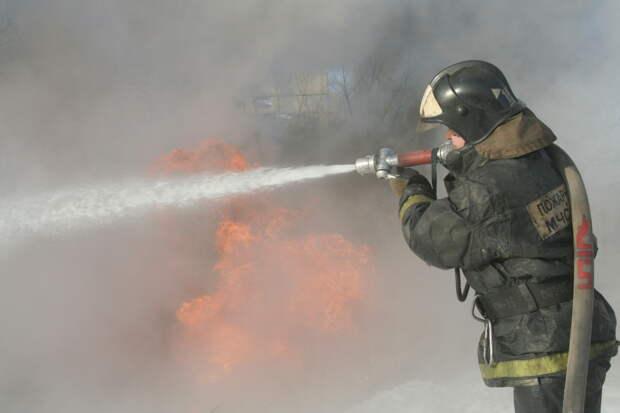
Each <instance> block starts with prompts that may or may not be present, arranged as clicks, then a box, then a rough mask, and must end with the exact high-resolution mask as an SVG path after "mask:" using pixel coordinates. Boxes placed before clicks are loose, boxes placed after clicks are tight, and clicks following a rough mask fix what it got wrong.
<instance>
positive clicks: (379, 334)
mask: <svg viewBox="0 0 620 413" xmlns="http://www.w3.org/2000/svg"><path fill="white" fill-rule="evenodd" d="M618 12H620V6H619V5H618V4H616V2H613V1H611V0H605V1H599V2H594V3H593V2H587V1H585V0H572V1H569V2H566V1H559V0H558V1H550V0H549V1H534V0H525V1H522V2H519V3H515V2H511V1H496V2H492V3H489V2H486V1H483V0H468V1H461V2H459V3H458V4H454V3H453V2H439V1H436V0H435V1H431V0H419V1H416V2H410V1H405V0H388V1H383V2H376V1H375V2H372V1H369V0H356V1H353V0H339V1H325V0H316V1H312V2H298V1H275V0H237V1H234V2H226V1H224V0H210V1H205V0H201V1H198V0H188V1H182V2H170V1H165V0H155V1H151V2H148V4H146V3H145V2H142V1H138V0H123V1H120V0H111V1H105V2H98V1H94V0H86V1H84V0H81V1H80V0H51V1H48V2H40V1H34V0H19V1H18V0H2V1H0V136H2V138H0V191H2V194H3V195H2V196H3V198H4V199H7V198H12V197H17V196H20V195H21V194H24V193H33V192H46V191H51V190H55V189H57V188H61V187H66V186H72V185H75V184H81V183H84V182H93V181H95V182H97V181H108V180H116V179H124V178H126V177H128V176H140V175H143V174H144V171H145V170H146V169H147V167H148V165H149V163H150V162H152V161H153V160H154V159H156V158H158V157H160V156H161V155H162V154H164V153H167V152H169V151H170V150H172V149H173V148H176V147H180V146H186V145H189V144H191V143H194V142H196V141H198V140H201V139H204V138H207V137H219V138H222V139H225V140H227V141H228V142H230V143H233V144H236V145H239V146H240V148H241V150H242V151H243V152H245V153H247V154H249V155H250V156H251V157H253V159H252V161H255V162H258V163H260V164H263V165H273V166H282V165H286V164H288V165H291V164H293V165H311V164H326V163H351V162H352V161H353V160H354V159H355V158H356V157H358V156H361V155H365V154H367V153H371V152H373V151H375V150H376V149H378V148H379V147H380V146H384V145H385V146H392V147H393V148H394V149H396V150H413V149H417V148H426V147H430V146H432V145H434V144H435V143H437V138H431V139H429V140H428V141H424V140H420V139H416V138H415V135H414V133H413V132H412V130H413V129H412V125H414V124H415V121H416V117H415V111H416V109H417V108H416V105H417V102H418V99H419V98H420V95H421V92H422V91H423V89H424V86H425V84H426V83H427V82H428V81H429V80H430V78H431V77H432V75H433V74H434V73H435V72H437V71H438V70H439V69H441V68H442V67H444V66H446V65H448V64H451V63H454V62H457V61H459V60H463V59H469V58H480V59H485V60H489V61H491V62H494V63H495V64H497V65H498V66H499V67H500V68H501V69H502V70H503V71H504V72H505V73H506V75H507V76H508V78H509V80H510V82H511V85H512V87H513V89H514V91H515V93H516V94H517V96H518V97H519V98H521V99H523V100H524V101H525V102H526V103H527V104H528V105H529V107H530V108H532V110H533V111H534V112H535V113H536V114H537V115H539V116H540V118H541V119H542V120H543V121H545V122H546V123H547V124H548V125H549V126H550V127H551V128H552V129H553V130H554V132H555V133H556V134H557V136H558V137H559V144H560V145H561V146H563V147H564V148H565V149H566V150H567V151H568V152H569V153H570V154H571V156H573V158H574V159H575V161H576V162H577V164H578V165H579V167H580V169H581V172H582V174H583V176H584V179H585V180H586V183H587V185H588V190H589V195H590V199H591V204H592V209H593V219H594V225H595V232H596V233H597V235H598V238H599V245H600V250H599V256H598V259H597V275H598V279H597V284H598V286H599V289H600V290H601V291H603V292H604V294H605V296H606V297H607V298H608V300H609V301H610V303H611V304H612V306H614V307H617V304H618V302H619V299H618V297H620V283H618V282H617V281H616V280H614V278H613V277H614V276H613V274H614V268H615V260H616V259H617V257H618V249H617V248H616V247H615V245H616V242H615V235H616V228H618V224H619V223H620V222H619V221H620V220H619V219H618V216H617V213H616V209H617V208H616V206H617V205H618V204H619V203H620V195H619V194H620V186H619V182H620V179H619V178H620V175H619V173H618V168H617V167H616V166H615V162H616V159H618V157H619V155H620V153H619V151H620V150H619V149H618V146H617V145H615V137H614V134H615V131H616V129H617V127H618V126H620V118H619V116H620V115H619V114H618V111H617V110H616V109H615V108H616V106H617V102H618V96H617V93H616V89H617V87H616V86H615V78H616V76H615V74H616V73H615V72H616V68H617V67H618V63H620V62H619V61H618V60H619V59H618V56H617V53H616V51H617V50H618V49H619V48H620V28H618V26H617V24H616V22H615V16H617V15H618ZM338 70H341V71H342V72H343V73H347V74H350V75H351V78H350V81H351V85H352V88H351V96H350V98H351V99H350V113H349V115H348V116H345V117H344V118H343V119H342V120H341V122H339V123H338V124H334V125H327V126H324V127H317V128H315V129H311V131H310V132H308V128H307V127H305V126H303V125H302V126H303V127H299V126H298V125H296V124H295V123H294V122H293V123H292V126H291V124H288V123H287V122H274V123H269V122H262V121H260V120H259V121H257V120H256V119H255V118H253V117H251V116H247V114H243V113H242V111H240V110H239V101H240V99H242V98H246V97H248V96H254V95H259V94H260V93H261V87H262V85H265V84H269V83H270V82H273V80H274V78H275V77H277V76H279V75H283V74H287V73H295V72H306V73H313V72H321V71H338ZM304 185H305V186H303V188H292V189H290V190H285V191H281V192H279V193H278V196H279V197H280V199H281V200H282V202H283V203H286V204H287V205H291V206H292V207H295V206H303V205H305V204H307V203H311V202H314V203H315V204H318V205H320V209H319V210H320V211H321V214H320V215H319V216H318V217H315V218H313V219H312V220H309V222H308V227H309V228H310V227H315V228H319V229H325V231H327V232H329V231H334V232H340V233H342V234H344V235H345V236H347V237H348V238H350V239H355V240H357V241H359V242H360V243H364V244H368V245H369V246H370V247H371V249H373V250H374V254H375V256H376V264H375V265H376V267H377V279H376V280H374V285H373V288H374V301H373V302H372V305H371V306H369V309H368V314H365V315H364V316H363V317H362V318H363V320H362V322H361V325H362V328H363V329H364V333H363V334H358V335H357V336H355V337H353V338H350V339H348V340H343V341H342V342H340V343H339V344H338V345H339V346H340V348H339V347H338V345H336V344H335V345H334V348H326V347H327V346H324V345H323V346H322V345H321V344H320V343H315V344H316V345H315V347H314V351H315V358H314V359H313V361H314V363H313V365H312V366H310V367H309V368H308V371H307V373H306V374H305V375H303V376H302V377H301V378H300V377H295V378H294V379H292V378H291V377H289V376H287V374H285V373H283V372H278V371H269V369H268V368H256V369H250V370H249V371H247V372H245V373H246V376H245V378H239V379H238V382H237V383H227V386H228V387H226V386H224V385H222V387H221V388H214V387H208V386H205V385H203V384H201V383H195V382H193V381H192V380H191V378H189V377H188V376H191V375H188V374H187V370H191V367H192V366H191V363H192V359H191V357H189V360H185V361H184V362H186V363H188V364H189V365H190V366H189V367H188V366H185V365H183V363H184V362H179V360H177V359H176V358H175V356H174V352H173V351H172V348H173V347H174V345H173V343H171V339H170V337H171V336H173V335H174V333H175V329H176V328H177V326H176V323H175V320H174V313H175V311H176V309H177V306H178V304H179V303H180V302H182V301H183V300H187V299H191V298H194V297H196V296H198V295H200V294H203V293H204V291H205V289H207V288H208V287H209V285H210V284H211V283H212V280H209V279H208V277H209V273H208V265H205V260H207V262H211V261H209V260H212V259H213V257H212V255H213V253H212V251H211V249H212V245H209V244H208V243H207V244H198V243H196V245H192V246H191V247H184V248H185V249H179V250H180V251H181V252H182V254H178V255H180V256H177V257H176V258H177V261H175V262H176V263H175V264H174V266H173V265H172V264H170V265H169V266H170V267H174V268H168V266H166V265H164V266H162V260H160V259H158V258H160V257H162V256H165V253H166V252H167V249H168V248H169V245H167V244H166V243H165V242H163V241H162V240H161V237H160V236H159V235H158V232H157V230H156V229H154V228H152V226H153V222H151V221H149V220H148V219H145V220H142V219H136V220H133V221H130V222H122V223H117V224H113V225H110V226H108V227H105V228H101V229H98V230H96V231H91V232H88V233H79V234H73V235H64V236H62V237H47V238H41V239H38V240H35V241H32V242H31V243H30V244H28V245H24V246H22V247H21V248H20V249H19V250H18V251H12V252H11V254H10V255H8V256H6V257H3V258H2V262H0V265H1V268H2V275H3V288H2V292H1V293H0V314H1V315H0V320H1V321H0V325H2V326H3V334H2V340H0V366H1V367H2V369H1V370H2V372H3V374H2V376H1V377H0V406H2V411H6V412H22V411H34V412H39V411H40V412H43V411H45V412H56V411H63V412H79V411H93V412H99V411H102V412H103V411H110V410H113V411H120V412H123V411H127V412H143V411H144V412H146V411H155V412H157V411H162V412H164V411H188V412H194V411H195V412H198V411H207V412H209V411H217V412H220V411H221V412H229V411H231V412H236V411H249V410H251V411H265V412H267V411H268V412H274V411H300V412H303V411H317V410H318V411H326V412H331V411H341V410H344V409H346V408H348V407H350V406H353V405H356V406H357V407H356V409H357V411H370V410H369V409H373V411H377V410H386V411H387V410H390V411H398V408H399V407H398V406H395V405H393V404H390V403H393V400H394V398H392V397H390V396H391V395H395V397H396V398H403V399H405V401H404V402H403V404H402V405H405V406H407V407H409V408H410V409H411V410H412V411H415V410H414V409H418V410H419V411H424V410H428V409H430V407H425V406H433V408H435V409H436V410H438V411H446V412H448V411H467V410H463V409H462V407H463V406H476V407H472V408H471V409H473V410H472V411H474V410H476V409H478V410H484V409H487V410H492V409H497V408H498V407H504V406H509V405H510V402H509V399H510V394H509V392H508V391H507V390H504V391H502V390H495V389H484V387H483V384H482V382H481V380H480V379H479V378H478V377H477V375H476V374H475V373H476V372H475V370H476V360H475V346H476V342H477V336H478V334H479V326H478V324H477V323H475V322H473V320H471V319H470V317H469V316H468V310H469V309H468V308H467V310H466V309H465V308H464V307H463V306H462V305H461V304H459V303H457V302H456V300H454V298H453V295H454V293H453V285H452V277H451V274H450V273H446V272H443V271H439V270H435V269H432V268H430V267H427V266H426V265H424V264H422V263H420V261H419V260H418V259H417V258H416V257H415V256H413V255H412V254H411V253H410V252H409V251H408V250H407V248H406V246H405V244H404V242H402V239H401V235H400V230H399V227H398V220H397V217H396V205H395V203H396V201H395V200H394V199H393V197H392V196H391V194H390V192H389V189H388V188H387V187H386V185H384V184H383V183H381V182H376V181H374V180H372V179H371V178H368V177H365V178H364V177H354V176H351V175H348V176H342V177H334V178H329V180H327V181H326V182H325V183H322V184H316V185H315V184H309V185H311V186H309V185H308V184H304ZM195 213H196V211H189V212H188V214H189V217H190V219H191V218H192V217H194V215H192V214H195ZM206 214H207V215H209V214H211V215H212V216H213V217H215V215H216V212H215V210H207V211H206ZM196 216H197V215H196ZM200 219H204V215H200ZM207 221H208V220H207ZM212 225H213V224H212V223H210V222H202V221H197V222H196V224H195V226H194V227H192V228H188V231H190V232H191V233H192V234H193V235H192V236H195V237H196V238H195V239H197V240H204V239H205V238H209V234H211V233H212V231H213V228H212ZM179 250H175V253H179V252H180V251H179ZM205 257H206V258H205ZM197 274H200V275H201V276H198V275H197ZM312 345H313V344H308V346H309V347H312ZM180 365H181V366H180ZM194 367H195V366H194ZM616 370H617V368H615V366H614V367H612V369H611V371H610V374H609V376H608V384H607V385H606V390H605V391H606V392H608V393H609V394H610V395H614V394H615V395H617V394H618V393H619V392H618V388H619V383H620V378H619V377H620V376H619V374H620V373H618V371H616ZM447 377H456V378H455V379H454V380H447ZM461 378H462V379H461ZM257 383H260V384H257ZM466 386H477V387H476V388H477V389H479V390H480V391H477V392H472V393H470V392H469V391H468V390H464V388H465V387H466ZM419 389H435V391H431V390H429V391H421V390H419ZM494 392H499V393H494ZM500 393H501V394H502V396H498V394H500ZM375 394H378V395H377V396H376V397H373V395H375ZM487 395H488V398H487ZM439 398H441V399H442V402H441V403H438V404H433V401H434V400H437V399H439ZM365 399H372V400H370V401H369V402H367V403H368V404H366V405H365V404H364V400H365ZM388 399H389V400H388ZM413 399H415V401H414V402H411V400H413ZM500 400H501V401H500ZM506 400H508V402H506ZM609 401H613V402H614V403H615V404H609V405H607V406H606V405H605V401H604V410H603V411H612V410H613V409H614V407H617V406H618V401H617V396H616V398H615V399H613V400H611V399H610V400H609ZM377 403H378V404H377ZM384 406H386V407H384ZM399 406H401V405H399ZM605 409H607V410H605Z"/></svg>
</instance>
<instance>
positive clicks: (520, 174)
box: [391, 60, 617, 413]
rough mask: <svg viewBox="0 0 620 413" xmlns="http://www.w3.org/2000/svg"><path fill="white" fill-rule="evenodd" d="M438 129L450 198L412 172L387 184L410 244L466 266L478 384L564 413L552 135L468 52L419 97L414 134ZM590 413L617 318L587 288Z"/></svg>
mask: <svg viewBox="0 0 620 413" xmlns="http://www.w3.org/2000/svg"><path fill="white" fill-rule="evenodd" d="M439 125H443V126H445V127H447V128H448V132H447V133H446V137H447V138H448V139H450V140H451V141H452V151H451V152H450V153H449V154H448V155H447V157H446V158H445V161H444V166H445V167H446V168H447V169H448V171H449V174H448V175H447V176H446V178H445V180H444V183H445V187H446V190H447V193H448V196H447V197H446V198H443V199H435V196H434V195H433V191H432V189H431V185H430V184H429V182H428V180H427V179H426V178H425V177H424V176H422V175H420V174H418V173H417V172H415V171H413V170H410V171H412V172H411V173H410V175H409V176H408V177H407V180H404V179H403V178H401V179H394V180H391V184H392V187H393V189H394V190H395V191H396V192H397V193H398V194H399V195H400V209H399V216H400V219H401V222H402V229H403V234H404V237H405V240H406V242H407V244H408V245H409V247H410V248H411V249H412V250H413V252H414V253H415V254H416V255H418V256H419V257H420V258H422V259H423V260H424V261H425V262H426V263H428V264H430V265H433V266H435V267H438V268H443V269H448V268H456V269H461V270H462V272H463V274H464V276H465V278H466V280H467V284H468V286H471V288H472V289H473V290H474V291H475V293H476V298H475V313H476V317H477V318H478V319H479V320H480V321H482V322H483V323H484V333H483V335H482V337H481V339H480V343H479V347H478V360H479V366H480V371H481V374H482V378H483V380H484V382H485V383H486V384H487V385H488V386H491V387H507V386H510V387H514V405H515V411H516V412H517V413H525V412H527V413H543V412H544V413H547V412H549V413H550V412H553V413H556V412H557V413H559V412H561V411H562V398H563V389H564V381H565V380H564V378H565V372H566V364H567V362H566V359H567V351H568V347H569V346H568V344H569V337H570V325H571V309H572V305H571V304H572V300H571V299H572V274H573V268H572V267H573V261H572V260H573V247H572V245H573V244H572V226H571V218H570V207H569V199H568V194H567V188H566V186H565V184H564V182H563V180H562V177H561V175H560V174H559V173H558V171H557V170H556V169H555V168H554V166H553V164H552V162H551V160H550V158H549V156H548V155H547V153H546V151H545V148H546V147H548V146H549V145H551V144H552V142H554V141H555V140H556V137H555V135H554V134H553V132H552V131H551V130H550V129H549V128H548V127H547V126H546V125H545V124H544V123H543V122H541V121H540V120H539V119H538V118H537V117H536V116H535V115H534V113H532V111H531V110H530V109H528V108H527V106H526V105H525V104H524V103H523V102H522V101H520V100H519V99H517V98H516V97H515V95H514V94H513V92H512V90H511V88H510V86H509V84H508V81H507V80H506V78H505V76H504V75H503V74H502V72H501V71H500V70H499V69H498V68H497V67H495V66H494V65H492V64H490V63H487V62H483V61H477V60H470V61H465V62H461V63H457V64H455V65H452V66H449V67H447V68H445V69H444V70H442V71H440V72H439V73H438V74H437V75H436V76H435V77H434V78H433V80H432V82H431V83H430V84H429V85H428V87H427V88H426V91H425V92H424V96H423V98H422V102H421V105H420V127H419V129H420V130H426V129H429V128H430V127H433V126H439ZM594 297H595V298H594V316H593V325H592V348H591V354H590V364H589V373H588V381H587V395H586V408H585V411H586V412H599V411H600V403H601V390H602V386H603V382H604V380H605V374H606V372H607V370H608V369H609V366H610V364H609V362H610V359H611V357H612V356H614V355H615V354H616V352H617V342H616V339H615V328H616V318H615V314H614V312H613V310H612V308H611V307H610V306H609V304H608V303H607V301H606V300H605V299H604V298H603V296H602V295H601V294H600V293H598V292H597V291H595V292H594Z"/></svg>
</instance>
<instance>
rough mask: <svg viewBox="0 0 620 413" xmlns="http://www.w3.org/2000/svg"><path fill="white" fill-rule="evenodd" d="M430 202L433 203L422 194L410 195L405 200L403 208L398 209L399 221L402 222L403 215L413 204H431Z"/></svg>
mask: <svg viewBox="0 0 620 413" xmlns="http://www.w3.org/2000/svg"><path fill="white" fill-rule="evenodd" d="M431 201H433V199H431V198H429V197H427V196H426V195H422V194H417V195H411V196H410V197H409V198H407V200H406V201H405V203H404V204H403V206H402V207H400V220H401V221H402V220H403V218H404V217H405V213H406V212H407V210H408V209H409V208H410V207H411V206H413V205H415V204H419V203H421V202H431Z"/></svg>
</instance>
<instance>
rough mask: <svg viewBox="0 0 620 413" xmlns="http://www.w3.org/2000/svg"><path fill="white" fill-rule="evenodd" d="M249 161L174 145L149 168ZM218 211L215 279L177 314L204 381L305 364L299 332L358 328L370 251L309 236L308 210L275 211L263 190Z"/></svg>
mask: <svg viewBox="0 0 620 413" xmlns="http://www.w3.org/2000/svg"><path fill="white" fill-rule="evenodd" d="M252 166H254V165H252V164H251V163H250V162H248V161H247V160H246V159H245V158H244V157H243V156H242V155H241V153H240V151H239V150H238V149H236V148H234V147H231V146H230V145H227V144H225V143H224V142H222V141H206V142H204V143H202V144H200V145H198V147H197V149H196V150H193V151H192V150H185V149H177V150H175V151H174V152H172V153H171V154H170V155H168V156H165V157H163V158H161V159H160V160H159V161H158V162H157V163H156V164H155V168H156V170H158V171H165V172H172V173H174V172H190V171H191V172H197V171H221V170H240V169H247V168H250V167H252ZM221 207H222V209H223V211H222V213H221V216H222V218H221V221H220V222H219V224H218V225H217V228H216V230H215V247H216V249H217V262H216V263H215V264H214V265H213V266H212V274H213V275H216V276H217V280H218V281H217V284H216V285H215V286H214V288H213V289H212V291H210V292H209V293H208V294H207V295H204V296H201V297H197V298H194V299H192V300H189V301H187V302H184V303H182V304H181V305H180V307H179V308H178V310H177V312H176V317H177V320H178V321H179V323H180V325H181V326H182V332H183V334H184V336H185V343H186V344H187V345H188V346H190V347H191V348H193V349H195V350H196V351H198V352H200V353H202V354H203V355H204V356H205V357H206V360H207V362H208V363H207V364H208V367H207V368H208V370H209V371H208V372H206V374H207V377H208V380H210V381H213V380H217V379H220V378H222V377H223V376H225V375H228V374H231V373H233V372H234V371H235V369H237V368H242V367H243V366H247V365H251V364H252V363H261V362H265V361H268V362H274V361H278V362H280V363H289V364H295V365H300V364H303V361H304V352H303V349H302V348H300V346H299V342H298V339H297V337H299V336H300V335H301V336H303V337H325V336H326V335H327V336H337V335H338V334H341V333H343V332H345V331H349V330H351V329H353V328H355V316H356V312H357V311H358V310H359V308H360V305H361V303H362V302H363V299H364V297H365V295H366V292H365V288H364V286H365V276H367V275H368V274H369V272H370V267H371V265H370V258H369V256H370V253H369V250H368V247H365V246H358V245H355V244H353V243H352V242H350V241H348V240H347V239H345V238H344V237H343V236H341V235H338V234H317V233H309V232H308V231H307V230H305V229H304V225H303V223H304V219H305V218H306V217H307V215H308V212H307V211H300V210H291V209H286V208H282V207H276V206H274V205H272V204H271V203H270V202H269V201H268V200H266V199H264V195H263V196H262V197H258V196H253V197H244V198H238V199H236V200H234V201H229V202H227V203H225V204H224V205H222V206H221Z"/></svg>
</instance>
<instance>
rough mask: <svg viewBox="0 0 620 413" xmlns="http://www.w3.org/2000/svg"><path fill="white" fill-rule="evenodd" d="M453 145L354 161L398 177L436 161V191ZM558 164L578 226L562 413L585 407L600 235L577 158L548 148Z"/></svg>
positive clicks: (360, 168)
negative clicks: (439, 169)
mask: <svg viewBox="0 0 620 413" xmlns="http://www.w3.org/2000/svg"><path fill="white" fill-rule="evenodd" d="M452 150H453V147H452V146H451V143H450V142H446V143H444V144H442V145H441V146H439V147H438V148H434V149H429V150H425V151H419V152H409V153H405V154H400V155H399V154H396V153H395V152H394V151H393V150H391V149H389V148H382V149H381V150H379V152H378V153H377V154H376V155H368V156H365V157H362V158H359V159H357V160H356V161H355V169H356V170H357V172H358V173H359V174H360V175H367V174H375V176H376V177H377V178H380V179H391V178H397V176H396V175H394V174H393V173H392V171H393V170H394V169H395V168H397V167H403V168H404V167H412V166H418V165H425V164H432V165H433V183H432V186H433V191H435V190H436V173H435V164H436V161H437V160H439V161H441V162H442V163H443V161H445V159H446V156H447V155H448V153H449V152H450V151H452ZM545 151H546V153H547V154H548V155H549V157H550V158H551V161H552V162H553V164H554V166H555V168H556V169H557V171H558V172H559V173H560V174H561V175H562V178H563V180H564V182H565V184H566V187H567V190H568V194H569V199H570V210H571V219H572V229H573V309H572V319H571V330H570V342H569V350H568V363H567V368H566V382H565V385H564V401H563V407H562V412H563V413H583V411H584V407H585V400H586V383H587V377H588V365H589V360H590V344H591V343H590V341H591V334H592V314H593V303H594V257H595V253H596V251H595V250H596V245H595V244H596V241H595V238H594V235H593V233H592V219H591V216H590V207H589V203H588V197H587V194H586V189H585V185H584V183H583V180H582V178H581V175H580V174H579V170H578V169H577V167H576V166H575V164H574V162H573V161H572V160H571V158H570V157H569V156H568V154H567V153H566V152H564V150H562V149H561V148H560V147H559V146H557V145H551V146H550V147H548V148H546V150H545ZM455 275H456V285H457V297H458V298H459V300H460V301H465V299H466V297H467V291H468V289H469V285H466V287H465V290H464V291H461V288H460V287H461V286H460V283H461V278H460V273H459V272H458V269H455Z"/></svg>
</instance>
